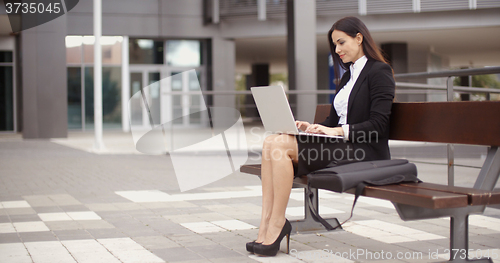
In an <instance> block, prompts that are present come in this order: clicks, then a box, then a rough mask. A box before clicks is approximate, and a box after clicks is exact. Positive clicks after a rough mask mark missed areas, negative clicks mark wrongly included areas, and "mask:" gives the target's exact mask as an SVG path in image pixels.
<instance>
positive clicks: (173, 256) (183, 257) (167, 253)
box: [151, 247, 208, 262]
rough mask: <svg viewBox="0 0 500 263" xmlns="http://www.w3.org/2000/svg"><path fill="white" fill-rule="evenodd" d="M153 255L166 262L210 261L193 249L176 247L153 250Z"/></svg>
mask: <svg viewBox="0 0 500 263" xmlns="http://www.w3.org/2000/svg"><path fill="white" fill-rule="evenodd" d="M151 252H153V254H155V255H156V256H158V257H160V258H162V259H163V260H165V261H166V262H188V261H192V260H201V261H204V262H207V261H208V260H207V259H206V258H204V257H202V256H200V255H199V254H197V253H196V252H194V251H193V250H191V249H188V248H185V247H174V248H165V249H155V250H151Z"/></svg>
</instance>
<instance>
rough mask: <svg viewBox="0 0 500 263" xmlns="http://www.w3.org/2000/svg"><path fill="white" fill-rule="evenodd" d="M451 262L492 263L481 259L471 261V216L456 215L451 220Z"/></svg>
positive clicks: (489, 260) (486, 259)
mask: <svg viewBox="0 0 500 263" xmlns="http://www.w3.org/2000/svg"><path fill="white" fill-rule="evenodd" d="M449 262H454V263H455V262H456V263H461V262H485V263H486V262H490V263H493V261H492V260H491V259H488V258H481V259H472V260H469V215H467V214H465V215H463V214H462V215H454V216H452V217H451V218H450V261H449Z"/></svg>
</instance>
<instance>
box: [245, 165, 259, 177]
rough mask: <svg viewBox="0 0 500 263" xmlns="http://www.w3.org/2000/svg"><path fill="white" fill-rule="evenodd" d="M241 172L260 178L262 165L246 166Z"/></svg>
mask: <svg viewBox="0 0 500 263" xmlns="http://www.w3.org/2000/svg"><path fill="white" fill-rule="evenodd" d="M240 172H242V173H247V174H253V175H258V176H259V177H260V164H246V165H243V166H241V168H240Z"/></svg>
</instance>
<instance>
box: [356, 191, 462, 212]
mask: <svg viewBox="0 0 500 263" xmlns="http://www.w3.org/2000/svg"><path fill="white" fill-rule="evenodd" d="M347 192H349V193H354V189H351V190H349V191H347ZM363 196H367V197H374V198H380V199H384V200H388V201H391V202H395V203H400V204H405V205H413V206H418V207H424V208H431V209H441V208H456V207H466V206H467V205H468V196H467V195H466V194H453V193H447V192H442V191H437V190H436V191H435V190H428V189H420V188H417V187H408V186H404V185H384V186H367V187H366V188H365V190H364V191H363Z"/></svg>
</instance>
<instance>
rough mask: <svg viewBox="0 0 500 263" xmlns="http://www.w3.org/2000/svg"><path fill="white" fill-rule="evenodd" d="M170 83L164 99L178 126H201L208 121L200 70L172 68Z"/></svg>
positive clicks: (172, 118) (171, 117) (174, 122)
mask: <svg viewBox="0 0 500 263" xmlns="http://www.w3.org/2000/svg"><path fill="white" fill-rule="evenodd" d="M167 75H169V76H170V85H169V88H170V90H168V91H167V92H166V93H165V94H166V95H165V96H166V97H165V98H164V101H165V102H167V104H168V105H169V106H168V107H169V109H168V110H167V112H169V113H170V114H171V116H169V117H170V119H171V120H173V124H174V125H176V126H186V127H187V126H200V125H204V124H206V123H207V121H208V120H207V118H206V114H202V113H201V112H202V111H203V110H205V109H206V105H205V99H204V97H203V94H202V92H201V91H202V90H201V87H200V82H199V80H200V76H201V74H200V71H194V70H191V71H181V70H171V71H169V72H168V74H167Z"/></svg>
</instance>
